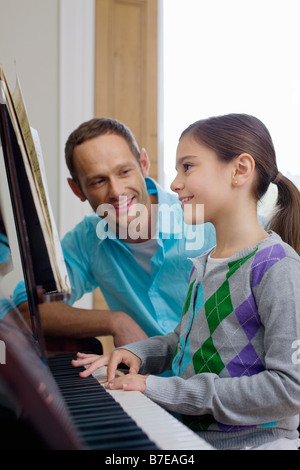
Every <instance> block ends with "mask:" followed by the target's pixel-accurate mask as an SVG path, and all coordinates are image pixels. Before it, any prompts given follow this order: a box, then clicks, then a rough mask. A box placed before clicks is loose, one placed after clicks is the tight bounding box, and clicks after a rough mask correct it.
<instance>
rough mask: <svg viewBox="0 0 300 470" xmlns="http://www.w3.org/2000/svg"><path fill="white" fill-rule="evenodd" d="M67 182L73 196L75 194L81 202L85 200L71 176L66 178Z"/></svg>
mask: <svg viewBox="0 0 300 470" xmlns="http://www.w3.org/2000/svg"><path fill="white" fill-rule="evenodd" d="M68 183H69V186H70V188H71V189H72V191H73V193H74V194H75V196H77V197H78V198H79V199H80V200H81V201H82V202H84V201H86V197H85V195H84V194H83V193H82V191H81V189H80V188H79V186H78V184H77V183H76V182H75V181H74V180H73V179H72V178H68Z"/></svg>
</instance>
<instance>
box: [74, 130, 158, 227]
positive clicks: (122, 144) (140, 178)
mask: <svg viewBox="0 0 300 470" xmlns="http://www.w3.org/2000/svg"><path fill="white" fill-rule="evenodd" d="M140 162H141V165H140V164H139V162H138V161H137V159H136V158H135V156H134V155H133V153H132V151H131V150H130V148H129V146H128V144H127V142H126V140H125V139H124V138H123V137H121V136H119V135H116V134H105V135H101V136H99V137H95V138H93V139H89V140H87V141H85V142H83V143H82V144H80V145H77V146H76V147H75V149H74V167H75V170H76V174H77V178H78V182H79V185H77V184H76V183H75V182H74V181H73V180H69V184H70V186H71V188H72V190H73V192H74V193H75V194H76V195H77V196H78V197H79V198H80V199H81V200H82V201H85V200H88V202H89V203H90V205H91V206H92V208H93V210H94V211H95V212H97V213H98V214H99V206H102V205H105V206H103V207H107V205H109V206H111V207H113V210H114V213H115V221H116V231H117V233H118V227H119V226H120V225H122V226H124V223H125V224H126V225H127V226H128V224H129V223H130V222H131V221H132V220H133V219H134V218H135V217H136V216H135V215H133V214H132V212H134V211H133V208H134V206H135V205H136V204H142V205H144V206H145V208H147V210H148V211H149V214H150V205H151V201H150V197H149V195H148V193H147V189H146V183H145V177H146V176H147V174H148V169H149V160H148V157H147V154H146V152H145V151H142V152H141V155H140ZM100 215H101V214H100ZM124 221H125V222H124Z"/></svg>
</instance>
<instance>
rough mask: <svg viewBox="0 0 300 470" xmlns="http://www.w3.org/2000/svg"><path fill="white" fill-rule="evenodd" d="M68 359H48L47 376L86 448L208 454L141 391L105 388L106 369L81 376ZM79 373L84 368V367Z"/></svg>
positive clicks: (202, 444)
mask: <svg viewBox="0 0 300 470" xmlns="http://www.w3.org/2000/svg"><path fill="white" fill-rule="evenodd" d="M71 359H72V357H70V356H65V357H63V356H60V357H58V358H55V357H53V358H50V359H49V366H50V369H51V372H52V374H53V376H54V378H55V380H56V382H57V384H58V386H59V388H60V391H61V393H62V395H63V397H64V399H65V401H66V404H67V406H68V408H69V412H70V414H71V416H72V418H73V421H74V424H75V426H76V427H77V429H78V430H79V434H80V436H81V437H82V440H83V442H84V444H85V446H86V447H87V448H89V449H105V450H109V449H113V450H120V449H122V450H127V449H128V450H130V449H131V450H133V449H134V450H139V449H141V450H158V449H161V450H212V449H213V448H212V447H211V446H210V445H209V444H208V443H207V442H205V441H204V440H203V439H201V438H200V437H199V436H198V435H197V434H196V433H194V432H193V431H191V430H190V429H189V428H187V427H186V426H185V425H184V424H182V423H181V422H180V421H178V420H177V419H176V418H174V417H173V416H172V415H170V413H168V412H167V411H166V410H164V409H163V408H161V407H160V406H159V405H157V404H156V403H154V402H153V401H151V400H150V399H149V398H147V397H146V396H145V395H144V394H142V393H140V392H128V391H124V390H106V389H105V388H104V387H103V386H101V384H103V383H105V381H106V368H102V369H100V370H97V371H96V372H95V373H94V374H93V376H90V377H87V378H82V377H79V375H78V374H79V372H80V368H78V367H76V368H75V367H73V366H72V365H71ZM82 370H83V368H82Z"/></svg>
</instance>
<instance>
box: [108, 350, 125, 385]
mask: <svg viewBox="0 0 300 470" xmlns="http://www.w3.org/2000/svg"><path fill="white" fill-rule="evenodd" d="M121 362H122V359H120V357H119V354H112V355H111V357H110V361H109V363H108V366H107V382H112V381H113V379H114V378H115V375H116V370H117V367H118V365H119V364H120V363H121Z"/></svg>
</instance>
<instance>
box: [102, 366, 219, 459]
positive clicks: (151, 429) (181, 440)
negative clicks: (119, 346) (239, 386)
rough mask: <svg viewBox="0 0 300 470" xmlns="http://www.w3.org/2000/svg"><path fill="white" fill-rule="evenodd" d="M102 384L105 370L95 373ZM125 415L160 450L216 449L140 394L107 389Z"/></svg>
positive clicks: (104, 368)
mask: <svg viewBox="0 0 300 470" xmlns="http://www.w3.org/2000/svg"><path fill="white" fill-rule="evenodd" d="M93 375H94V377H95V378H96V379H97V380H98V381H99V382H100V383H101V384H102V383H105V382H106V367H103V368H101V369H98V370H97V371H95V372H94V374H93ZM107 392H108V393H109V394H110V395H111V396H112V397H113V398H114V399H115V400H116V401H117V402H118V403H119V404H120V405H121V406H122V408H123V409H124V410H125V411H126V413H127V414H128V415H129V416H130V417H131V418H132V419H133V420H134V421H135V422H136V423H137V425H138V426H140V427H141V429H143V431H144V432H145V433H146V434H147V436H148V437H149V439H150V440H151V441H153V442H154V443H155V444H156V445H157V446H158V448H159V449H161V450H174V451H175V450H213V447H212V446H211V445H210V444H208V443H207V442H206V441H204V439H202V438H201V437H200V436H198V435H197V434H196V433H194V432H193V431H192V430H191V429H189V428H188V427H187V426H185V425H184V424H183V423H181V422H180V421H178V419H176V418H174V416H172V415H171V414H170V413H168V412H167V411H166V410H165V409H163V408H162V407H161V406H159V405H158V404H156V403H154V402H153V401H152V400H150V399H149V398H148V397H146V396H145V395H144V394H143V393H141V392H130V391H125V390H108V389H107Z"/></svg>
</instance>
